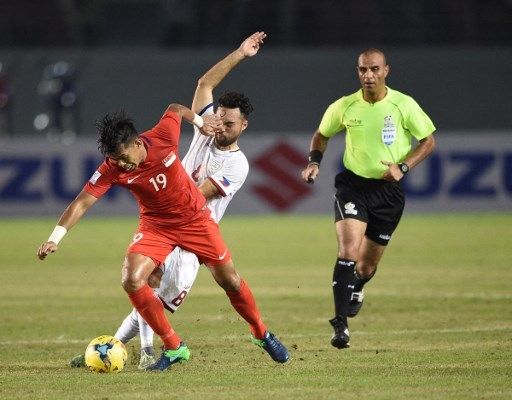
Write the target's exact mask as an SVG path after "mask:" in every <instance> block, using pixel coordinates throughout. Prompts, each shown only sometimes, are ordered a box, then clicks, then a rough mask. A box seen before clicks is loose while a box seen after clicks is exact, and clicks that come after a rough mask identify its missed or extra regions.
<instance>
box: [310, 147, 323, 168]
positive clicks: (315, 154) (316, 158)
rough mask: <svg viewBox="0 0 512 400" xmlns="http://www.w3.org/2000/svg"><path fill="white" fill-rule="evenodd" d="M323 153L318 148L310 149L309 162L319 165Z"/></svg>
mask: <svg viewBox="0 0 512 400" xmlns="http://www.w3.org/2000/svg"><path fill="white" fill-rule="evenodd" d="M323 156H324V154H323V153H322V152H321V151H320V150H311V151H310V152H309V163H310V164H316V165H320V163H321V162H322V158H323Z"/></svg>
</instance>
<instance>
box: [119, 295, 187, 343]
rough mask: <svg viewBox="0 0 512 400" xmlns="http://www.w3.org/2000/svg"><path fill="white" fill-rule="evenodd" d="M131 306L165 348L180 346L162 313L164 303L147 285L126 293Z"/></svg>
mask: <svg viewBox="0 0 512 400" xmlns="http://www.w3.org/2000/svg"><path fill="white" fill-rule="evenodd" d="M128 297H129V298H130V301H131V302H132V304H133V306H134V307H135V308H136V309H137V311H138V312H139V314H140V315H142V318H144V319H145V320H146V322H147V323H148V325H149V326H150V327H151V328H152V329H153V330H154V331H155V333H156V334H157V335H158V336H160V338H161V339H162V342H163V343H164V347H165V348H166V349H177V348H178V347H180V342H181V339H180V337H179V336H178V335H177V334H176V332H174V329H172V326H171V324H170V323H169V321H168V319H167V318H166V316H165V313H164V305H163V304H162V302H161V301H160V299H159V298H158V297H157V296H156V294H155V292H154V291H153V289H151V288H150V287H149V286H148V285H144V286H142V287H141V288H140V289H138V290H137V291H135V292H133V293H128Z"/></svg>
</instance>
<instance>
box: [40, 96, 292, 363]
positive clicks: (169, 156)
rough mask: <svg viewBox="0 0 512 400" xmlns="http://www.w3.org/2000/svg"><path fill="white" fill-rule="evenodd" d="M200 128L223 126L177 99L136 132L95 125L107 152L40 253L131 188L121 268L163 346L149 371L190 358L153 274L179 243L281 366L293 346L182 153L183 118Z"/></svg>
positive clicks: (127, 123) (112, 119)
mask: <svg viewBox="0 0 512 400" xmlns="http://www.w3.org/2000/svg"><path fill="white" fill-rule="evenodd" d="M182 119H184V120H185V121H187V122H189V123H192V124H194V125H195V126H197V127H198V128H199V129H200V130H201V133H203V134H206V135H212V134H215V132H216V130H217V129H220V122H219V121H218V119H217V117H215V116H214V115H213V116H205V117H204V118H202V117H200V116H199V115H197V114H195V113H194V112H192V111H191V110H190V109H189V108H187V107H185V106H182V105H180V104H171V105H170V106H169V107H168V108H167V110H166V111H165V113H164V115H163V116H162V118H161V119H160V121H159V123H158V124H157V125H156V126H155V127H153V128H152V129H151V130H149V131H146V132H144V133H142V134H139V133H138V132H137V130H136V129H135V127H134V125H133V122H132V121H131V120H130V119H129V118H127V117H126V115H125V114H124V113H122V112H121V113H114V114H112V115H109V114H107V115H106V116H105V117H104V118H103V119H102V120H101V121H99V122H98V123H97V129H98V133H99V139H98V148H99V150H100V151H101V153H102V154H103V155H104V156H105V157H106V158H105V160H104V162H103V163H102V164H101V165H100V166H99V168H98V169H97V171H96V172H95V173H94V174H93V176H92V177H91V179H90V180H89V181H88V182H87V183H86V184H85V186H84V188H83V189H82V191H81V192H80V193H79V194H78V196H77V197H76V199H75V200H73V201H72V202H71V203H70V204H69V206H68V207H67V208H66V209H65V210H64V212H63V214H62V216H61V217H60V219H59V221H58V223H57V226H56V227H55V229H54V231H53V232H52V234H51V235H50V237H49V238H48V241H46V242H45V243H43V244H42V245H41V246H40V247H39V249H38V251H37V255H38V257H39V258H40V259H41V260H44V259H45V258H46V256H47V255H48V254H50V253H53V252H55V251H57V248H58V247H57V246H58V243H59V242H60V240H61V239H62V238H63V237H64V235H65V234H66V233H67V231H68V230H69V229H71V228H72V227H73V226H74V225H75V224H76V223H77V222H78V221H79V219H80V218H81V217H82V215H84V213H85V212H86V211H87V210H88V209H89V208H90V207H91V206H92V205H93V204H94V203H95V202H96V201H97V200H98V199H99V198H100V197H101V196H102V195H104V194H105V193H106V192H107V191H108V190H109V189H110V188H111V187H112V186H113V185H119V186H122V187H125V188H127V189H128V190H129V191H130V192H131V193H132V195H133V196H134V197H135V199H136V200H137V202H138V204H139V210H140V220H139V227H138V230H137V232H136V233H135V235H134V238H133V242H132V243H131V244H130V245H129V246H128V249H127V251H126V256H125V259H124V263H123V267H122V285H123V288H124V290H125V291H126V293H127V294H128V297H129V298H130V301H131V303H132V304H133V306H134V307H135V308H136V309H137V311H138V312H139V313H140V314H141V315H142V317H143V318H144V319H145V320H146V322H147V323H148V324H149V325H150V326H151V328H152V329H153V330H154V331H155V332H156V333H157V334H158V335H159V336H160V338H161V339H162V342H163V344H164V351H163V353H162V355H161V357H160V358H159V360H158V361H157V362H156V363H155V364H154V365H152V366H150V367H149V368H148V369H149V370H165V369H167V368H169V367H170V366H171V365H172V364H174V363H176V362H180V361H186V360H188V358H189V357H190V351H189V349H188V347H187V346H186V345H185V343H183V342H182V341H181V338H180V337H179V336H178V334H177V333H176V332H175V331H174V330H173V328H172V326H171V324H170V323H169V321H168V320H167V318H166V316H165V314H164V307H163V304H162V302H161V300H160V299H159V298H158V297H157V296H155V294H154V291H153V290H152V289H151V288H150V287H149V285H148V278H149V276H150V275H151V273H152V272H153V270H154V269H155V268H156V267H157V266H158V265H160V264H161V263H162V262H163V261H164V259H165V257H166V256H167V255H168V254H169V253H170V252H171V251H172V249H173V248H174V247H176V246H180V247H181V248H183V249H186V250H188V251H190V252H193V253H194V254H196V255H197V257H198V259H199V260H200V261H201V262H202V263H204V264H205V265H206V266H208V268H209V270H210V271H211V273H212V275H213V278H214V279H215V281H216V282H217V283H218V284H219V285H220V286H221V287H222V288H223V289H224V290H225V291H226V294H227V296H228V297H229V299H230V301H231V304H232V305H233V307H234V308H235V310H236V311H237V312H238V313H239V314H240V315H241V316H242V317H243V318H244V319H245V320H246V321H247V322H248V324H249V327H250V329H251V332H252V335H253V341H254V343H256V344H258V345H260V346H261V347H262V348H263V349H264V350H266V351H267V353H269V355H270V356H271V358H272V359H273V360H274V361H277V362H281V363H284V362H286V361H287V360H288V351H287V349H286V348H285V347H284V345H283V344H282V343H281V342H280V341H279V340H278V339H277V338H276V337H275V336H274V335H273V334H272V333H271V332H269V331H268V330H267V327H266V326H265V324H264V323H263V321H262V320H261V316H260V313H259V310H258V308H257V306H256V301H255V299H254V297H253V295H252V292H251V290H250V288H249V286H248V284H247V283H246V282H245V281H244V280H243V279H242V278H241V277H240V275H238V273H237V271H236V270H235V267H234V264H233V261H232V260H231V254H230V252H229V249H228V248H227V246H226V244H225V243H224V240H223V238H222V236H221V234H220V230H219V227H218V225H217V223H215V221H213V219H212V218H211V217H210V211H209V210H208V208H207V207H206V200H205V198H204V196H203V195H202V194H201V192H200V191H199V189H198V188H197V187H196V186H195V184H194V182H193V181H192V180H191V178H190V177H189V176H188V174H187V173H186V171H185V169H184V168H183V166H182V164H181V162H180V160H179V158H178V143H179V137H180V126H181V120H182Z"/></svg>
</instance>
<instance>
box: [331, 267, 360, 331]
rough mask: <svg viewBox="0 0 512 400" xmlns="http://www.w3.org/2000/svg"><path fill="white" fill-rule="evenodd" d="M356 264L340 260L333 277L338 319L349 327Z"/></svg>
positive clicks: (335, 308)
mask: <svg viewBox="0 0 512 400" xmlns="http://www.w3.org/2000/svg"><path fill="white" fill-rule="evenodd" d="M355 267H356V262H355V261H352V260H346V259H344V258H338V259H337V260H336V265H335V266H334V273H333V275H332V292H333V295H334V310H335V312H336V317H338V318H340V319H341V320H342V321H343V323H344V324H345V325H347V311H348V303H349V301H350V297H351V296H352V290H353V288H354V280H355V275H354V271H355Z"/></svg>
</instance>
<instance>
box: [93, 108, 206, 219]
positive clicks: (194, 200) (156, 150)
mask: <svg viewBox="0 0 512 400" xmlns="http://www.w3.org/2000/svg"><path fill="white" fill-rule="evenodd" d="M179 137H180V117H179V116H178V115H177V114H176V113H174V112H170V111H168V112H166V113H165V114H164V115H163V117H162V118H161V119H160V121H159V122H158V124H157V125H156V126H155V127H154V128H153V129H151V130H149V131H146V132H144V133H143V134H141V135H140V138H141V139H142V141H143V142H144V145H145V147H146V150H147V157H146V159H145V160H144V161H143V162H142V163H140V164H139V166H138V167H137V168H136V169H134V170H133V171H125V170H123V169H122V168H121V167H119V166H118V165H117V164H116V163H114V162H112V161H111V160H110V159H109V158H108V157H107V158H106V159H105V161H104V162H103V163H102V164H101V165H100V166H99V167H98V169H97V170H96V172H95V173H94V175H93V176H92V177H91V179H90V180H89V181H88V182H87V183H86V184H85V186H84V190H85V191H86V192H87V193H89V194H91V195H93V196H94V197H98V198H99V197H101V196H102V195H104V194H105V193H106V192H107V191H108V190H109V189H110V188H111V187H112V185H119V186H123V187H125V188H127V189H128V190H129V191H130V192H131V193H132V194H133V196H134V197H135V199H136V200H137V202H138V204H139V210H140V224H141V226H145V225H146V224H148V225H150V226H154V225H166V226H169V225H173V226H180V225H185V224H188V223H190V222H193V221H195V220H196V219H198V218H200V217H201V216H204V212H205V211H204V209H205V208H206V207H205V204H206V200H205V198H204V196H203V195H202V194H201V192H200V191H199V189H197V187H196V185H195V184H194V182H193V181H192V179H191V178H190V177H189V176H188V174H187V173H186V172H185V169H184V168H183V166H182V164H181V161H180V160H179V158H178V144H179Z"/></svg>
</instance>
